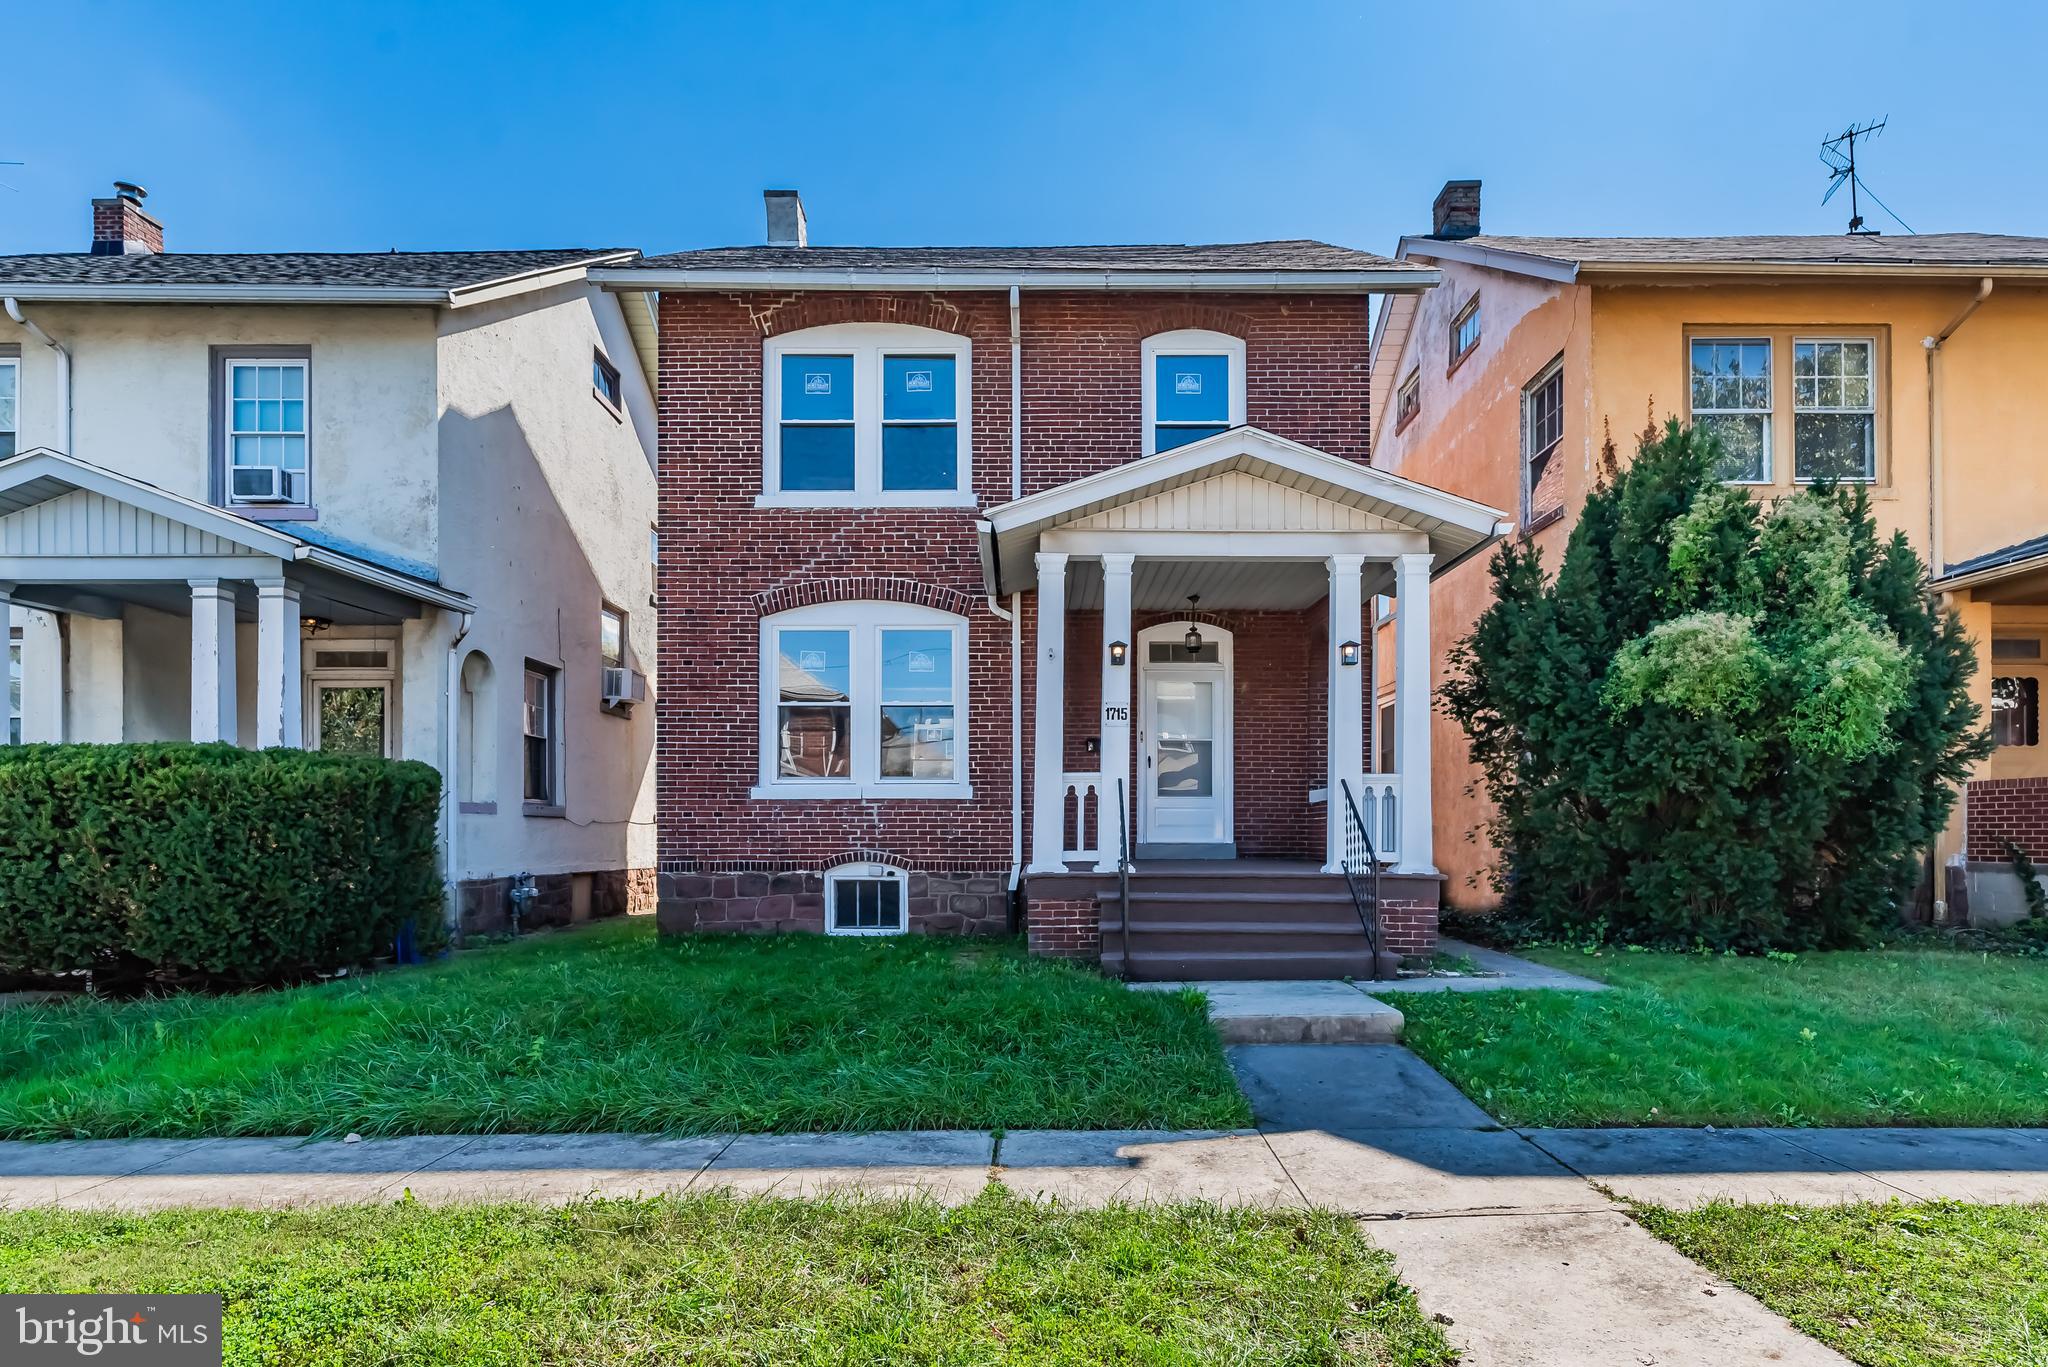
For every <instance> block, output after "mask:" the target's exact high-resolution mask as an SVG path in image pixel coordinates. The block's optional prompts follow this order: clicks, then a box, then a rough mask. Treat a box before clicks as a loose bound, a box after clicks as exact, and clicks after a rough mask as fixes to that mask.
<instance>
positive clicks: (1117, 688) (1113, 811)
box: [1095, 554, 1137, 873]
mask: <svg viewBox="0 0 2048 1367" xmlns="http://www.w3.org/2000/svg"><path fill="white" fill-rule="evenodd" d="M1136 559H1137V557H1136V556H1134V555H1115V554H1105V555H1104V556H1103V557H1102V731H1101V736H1102V787H1101V789H1100V792H1099V794H1098V796H1097V798H1096V811H1095V829H1096V831H1097V832H1098V835H1097V843H1098V844H1100V845H1101V846H1102V854H1101V858H1100V859H1098V860H1097V861H1096V864H1095V871H1096V872H1097V873H1115V872H1116V869H1117V860H1118V859H1119V858H1120V857H1121V856H1122V851H1121V849H1120V847H1119V845H1118V842H1117V841H1115V840H1112V839H1111V838H1110V837H1111V835H1112V834H1113V832H1111V831H1110V829H1109V828H1110V826H1111V825H1113V824H1114V823H1115V822H1116V821H1117V820H1118V819H1119V818H1118V812H1119V810H1121V812H1122V818H1121V819H1122V820H1123V821H1124V822H1125V823H1126V824H1125V826H1124V835H1125V838H1126V839H1129V837H1130V826H1129V824H1128V823H1129V822H1130V819H1131V809H1132V808H1133V806H1134V805H1135V804H1136V801H1137V797H1136V794H1133V793H1130V792H1126V793H1124V794H1123V797H1122V799H1121V801H1119V799H1118V796H1117V785H1118V784H1119V783H1123V782H1125V781H1126V780H1128V778H1129V777H1130V772H1131V661H1132V659H1133V658H1134V657H1133V656H1132V655H1131V654H1130V651H1132V650H1135V649H1137V647H1136V646H1133V645H1131V562H1132V561H1134V560H1136ZM1112 641H1122V642H1123V643H1124V644H1125V646H1126V648H1127V649H1126V651H1125V654H1124V659H1123V663H1121V664H1116V663H1112V662H1111V660H1110V656H1109V645H1110V642H1112Z"/></svg>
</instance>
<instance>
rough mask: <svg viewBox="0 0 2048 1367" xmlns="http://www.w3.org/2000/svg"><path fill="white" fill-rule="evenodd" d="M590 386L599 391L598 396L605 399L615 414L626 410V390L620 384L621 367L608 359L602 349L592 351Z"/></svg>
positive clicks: (606, 405) (606, 404)
mask: <svg viewBox="0 0 2048 1367" xmlns="http://www.w3.org/2000/svg"><path fill="white" fill-rule="evenodd" d="M590 387H591V388H592V389H594V390H596V391H597V397H598V398H600V399H602V400H604V404H605V407H607V408H609V409H611V410H612V412H613V413H614V414H618V413H622V412H624V411H625V408H626V400H625V391H624V390H623V389H622V388H621V387H620V384H619V368H618V367H617V366H615V365H613V364H612V363H611V362H610V361H609V360H607V359H606V358H605V354H604V353H603V352H602V351H592V352H591V353H590Z"/></svg>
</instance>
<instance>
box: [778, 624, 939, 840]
mask: <svg viewBox="0 0 2048 1367" xmlns="http://www.w3.org/2000/svg"><path fill="white" fill-rule="evenodd" d="M935 628H945V629H947V630H949V631H951V632H952V633H953V760H954V765H953V772H954V776H953V777H952V778H950V779H930V778H882V777H880V776H879V773H878V769H879V766H880V751H879V746H880V737H879V734H878V733H879V731H880V722H879V720H878V718H879V712H880V707H881V702H880V698H881V689H882V662H881V659H880V657H879V654H878V652H877V651H876V649H875V643H876V641H877V640H878V639H879V638H880V634H881V633H882V632H883V631H889V630H907V631H931V630H933V629H935ZM790 629H795V630H798V631H802V630H806V629H820V630H833V629H843V630H846V631H850V632H852V633H853V654H852V659H851V667H852V678H853V697H852V702H851V705H850V708H849V711H850V717H849V728H850V733H851V740H850V744H851V745H852V755H853V774H852V776H851V777H848V778H843V779H836V778H835V779H821V778H808V779H786V778H781V777H779V776H778V775H777V773H776V756H777V753H778V751H777V746H776V725H775V710H776V706H777V704H778V702H779V699H778V697H777V691H778V689H777V685H778V677H777V675H778V671H777V668H776V658H777V656H776V648H775V635H776V633H777V632H779V631H784V630H790ZM967 650H968V633H967V619H966V618H965V617H955V616H954V615H953V614H952V613H950V612H941V611H940V610H939V609H937V608H925V607H917V606H914V605H912V604H908V603H881V602H853V603H814V604H811V605H810V606H808V607H801V608H791V609H790V610H789V611H787V612H778V613H776V614H774V615H773V616H770V617H764V618H762V619H761V638H760V658H761V664H760V687H759V733H760V735H759V745H760V757H761V758H760V767H759V771H758V774H759V782H758V784H757V786H755V787H754V788H753V789H752V790H751V792H750V793H749V796H751V797H753V798H756V799H802V800H811V799H819V798H862V797H868V798H874V797H887V798H909V799H916V798H943V799H950V800H957V799H961V798H970V797H973V796H974V787H973V785H972V784H971V783H969V782H968V778H967V774H968V751H969V748H970V747H969V741H968V737H969V735H970V734H971V732H970V731H969V719H970V715H971V714H970V710H969V707H968V697H967Z"/></svg>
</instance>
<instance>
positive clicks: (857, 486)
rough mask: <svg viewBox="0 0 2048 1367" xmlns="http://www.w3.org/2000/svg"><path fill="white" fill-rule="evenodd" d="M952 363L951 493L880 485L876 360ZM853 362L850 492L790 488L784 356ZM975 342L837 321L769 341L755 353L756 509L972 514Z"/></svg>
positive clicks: (905, 327) (896, 326)
mask: <svg viewBox="0 0 2048 1367" xmlns="http://www.w3.org/2000/svg"><path fill="white" fill-rule="evenodd" d="M885 353H887V354H892V355H900V354H905V353H909V354H913V355H921V356H950V357H952V358H953V385H954V390H953V420H954V423H955V426H956V430H957V431H958V433H959V437H958V441H959V446H958V453H957V458H956V460H955V463H954V470H953V474H954V480H955V483H954V486H953V487H952V488H951V489H884V488H883V487H882V356H883V355H884V354H885ZM785 355H798V356H812V355H816V356H851V357H852V358H853V488H851V489H795V490H789V491H787V492H785V491H784V490H783V488H782V487H781V480H782V358H783V357H784V356H785ZM973 397H974V344H973V343H972V342H970V341H969V340H968V339H967V338H965V337H963V336H961V335H960V334H958V333H954V332H940V331H938V330H937V329H936V328H924V327H913V326H911V325H910V324H908V323H836V324H831V325H828V326H825V327H815V328H803V329H801V330H799V331H796V332H789V333H784V334H782V335H781V336H778V337H771V338H769V339H768V340H767V341H766V342H764V343H762V350H761V453H762V459H761V493H760V494H759V495H758V496H756V498H755V499H754V506H755V507H757V508H972V507H974V506H976V504H975V498H974V404H973Z"/></svg>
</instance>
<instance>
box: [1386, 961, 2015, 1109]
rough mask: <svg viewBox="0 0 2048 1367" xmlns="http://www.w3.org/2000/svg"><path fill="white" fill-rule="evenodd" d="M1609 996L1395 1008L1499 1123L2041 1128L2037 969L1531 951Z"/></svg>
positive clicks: (1413, 1037)
mask: <svg viewBox="0 0 2048 1367" xmlns="http://www.w3.org/2000/svg"><path fill="white" fill-rule="evenodd" d="M1529 957H1530V958H1533V959H1537V960H1539V961H1540V962H1543V963H1547V964H1553V965H1555V966H1557V967H1560V968H1566V969H1570V970H1572V971H1573V972H1577V973H1583V974H1586V975H1587V976H1590V977H1595V978H1599V979H1602V980H1603V981H1605V982H1608V983H1611V984H1613V988H1614V990H1612V991H1608V992H1594V993H1574V992H1473V993H1438V994H1429V995H1423V994H1416V995H1410V996H1404V997H1403V998H1401V1000H1400V1003H1399V1005H1400V1007H1401V1010H1402V1011H1403V1012H1404V1013H1406V1015H1407V1019H1408V1029H1407V1043H1408V1045H1409V1047H1410V1048H1412V1049H1414V1050H1415V1051H1416V1052H1417V1053H1419V1054H1421V1055H1422V1056H1423V1057H1424V1058H1426V1059H1428V1060H1429V1062H1430V1063H1432V1064H1434V1065H1435V1066H1436V1067H1437V1068H1438V1069H1439V1070H1440V1071H1442V1072H1443V1073H1444V1074H1445V1075H1446V1076H1447V1077H1449V1078H1450V1079H1451V1080H1452V1081H1453V1082H1455V1083H1457V1084H1458V1086H1459V1087H1461V1088H1463V1089H1464V1091H1465V1092H1466V1094H1467V1095H1469V1096H1471V1097H1472V1099H1473V1100H1475V1101H1477V1102H1478V1103H1479V1104H1480V1105H1481V1106H1482V1107H1484V1108H1485V1109H1486V1110H1487V1111H1489V1112H1491V1113H1492V1114H1493V1115H1494V1116H1495V1117H1497V1118H1498V1119H1500V1120H1502V1121H1503V1122H1505V1123H1507V1124H1511V1125H1555V1126H1591V1125H1724V1126H1726V1125H1781V1126H1791V1125H1800V1126H1805V1125H2040V1124H2044V1123H2048V963H2043V962H2042V961H2041V960H2038V959H2021V958H2010V957H1999V956H1996V955H1983V954H1963V953H1954V952H1943V951H1892V952H1872V953H1841V954H1805V955H1800V956H1799V957H1798V958H1797V959H1792V960H1789V961H1788V960H1786V959H1783V958H1781V959H1756V958H1743V959H1737V958H1728V957H1722V956H1718V955H1693V954H1646V953H1629V952H1626V951H1621V950H1612V949H1609V950H1602V951H1600V952H1599V953H1597V954H1586V953H1582V952H1576V951H1567V950H1557V949H1550V950H1536V951H1532V952H1530V953H1529Z"/></svg>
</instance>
